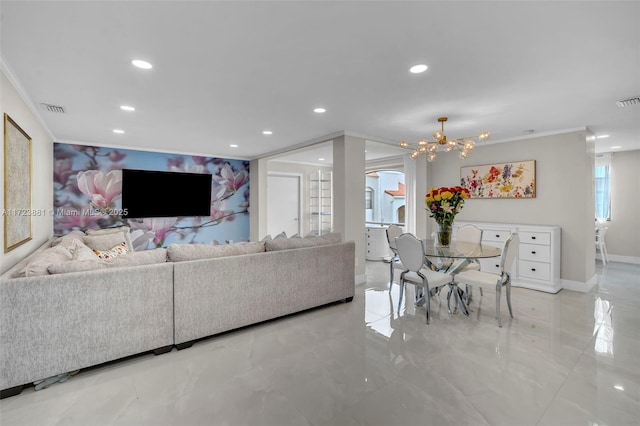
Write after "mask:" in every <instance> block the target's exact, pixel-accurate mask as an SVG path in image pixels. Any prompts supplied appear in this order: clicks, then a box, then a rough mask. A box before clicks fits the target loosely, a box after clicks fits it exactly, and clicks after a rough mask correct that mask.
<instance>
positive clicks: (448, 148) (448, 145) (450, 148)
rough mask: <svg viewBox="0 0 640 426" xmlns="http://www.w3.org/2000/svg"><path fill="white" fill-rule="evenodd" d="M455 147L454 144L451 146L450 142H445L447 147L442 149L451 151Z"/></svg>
mask: <svg viewBox="0 0 640 426" xmlns="http://www.w3.org/2000/svg"><path fill="white" fill-rule="evenodd" d="M454 149H455V146H451V144H447V147H446V148H445V149H444V150H445V151H446V152H451V151H453V150H454Z"/></svg>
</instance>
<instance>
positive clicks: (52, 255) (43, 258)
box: [14, 246, 72, 277]
mask: <svg viewBox="0 0 640 426" xmlns="http://www.w3.org/2000/svg"><path fill="white" fill-rule="evenodd" d="M71 258H72V254H71V251H70V250H69V249H67V248H65V247H59V246H56V247H49V248H47V249H45V250H42V251H40V252H37V253H35V254H34V255H33V256H31V258H30V259H29V262H28V263H27V264H26V266H25V267H24V269H22V270H21V271H18V273H17V274H15V275H14V276H15V277H35V276H38V275H48V274H49V272H48V271H47V268H48V267H49V265H51V264H52V263H58V262H68V261H70V260H71Z"/></svg>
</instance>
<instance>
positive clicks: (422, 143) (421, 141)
mask: <svg viewBox="0 0 640 426" xmlns="http://www.w3.org/2000/svg"><path fill="white" fill-rule="evenodd" d="M428 143H429V141H428V140H426V139H420V140H419V141H418V146H427V144H428Z"/></svg>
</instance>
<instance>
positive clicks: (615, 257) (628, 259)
mask: <svg viewBox="0 0 640 426" xmlns="http://www.w3.org/2000/svg"><path fill="white" fill-rule="evenodd" d="M608 257H609V262H621V263H633V264H634V265H640V257H638V256H623V255H621V254H610V255H609V256H608ZM596 259H598V260H602V255H601V254H600V253H597V254H596Z"/></svg>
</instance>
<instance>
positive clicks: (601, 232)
mask: <svg viewBox="0 0 640 426" xmlns="http://www.w3.org/2000/svg"><path fill="white" fill-rule="evenodd" d="M607 229H609V228H608V227H606V226H596V250H598V251H599V252H600V255H601V256H602V264H603V265H606V264H607V262H609V253H607V245H606V244H605V242H604V236H605V235H606V233H607Z"/></svg>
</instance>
